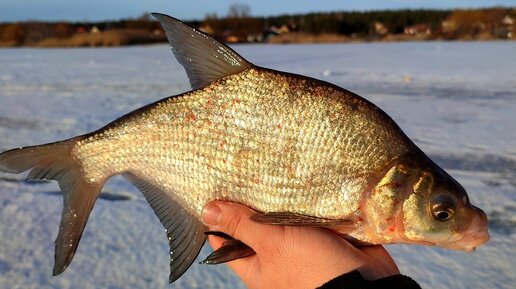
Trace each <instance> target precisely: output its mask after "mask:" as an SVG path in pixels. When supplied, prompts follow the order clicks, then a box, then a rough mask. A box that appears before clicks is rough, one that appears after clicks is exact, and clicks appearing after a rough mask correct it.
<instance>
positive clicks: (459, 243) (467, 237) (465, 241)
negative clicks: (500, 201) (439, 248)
mask: <svg viewBox="0 0 516 289" xmlns="http://www.w3.org/2000/svg"><path fill="white" fill-rule="evenodd" d="M473 208H474V210H476V212H477V213H476V214H475V216H474V217H473V220H472V221H471V223H470V224H469V226H468V227H467V228H466V229H465V231H464V232H463V233H462V236H463V237H462V238H460V239H459V240H456V241H454V242H450V243H448V244H445V245H444V246H443V247H445V248H448V249H452V250H462V251H466V252H473V251H475V249H476V248H477V247H478V246H480V245H482V244H484V243H486V242H487V241H489V238H490V237H489V231H488V226H487V215H486V214H485V213H484V212H483V211H482V210H480V209H479V208H477V207H473Z"/></svg>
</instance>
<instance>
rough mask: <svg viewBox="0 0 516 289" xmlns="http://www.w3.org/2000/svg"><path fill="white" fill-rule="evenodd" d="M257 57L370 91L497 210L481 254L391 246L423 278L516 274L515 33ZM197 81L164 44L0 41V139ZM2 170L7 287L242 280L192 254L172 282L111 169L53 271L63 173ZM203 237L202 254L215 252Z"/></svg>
mask: <svg viewBox="0 0 516 289" xmlns="http://www.w3.org/2000/svg"><path fill="white" fill-rule="evenodd" d="M235 49H236V50H237V51H238V52H239V53H241V54H242V55H243V56H245V57H246V58H247V59H249V60H250V61H251V62H253V63H255V64H257V65H261V66H266V67H271V68H275V69H279V70H284V71H290V72H294V73H300V74H305V75H309V76H313V77H316V78H319V79H323V80H326V81H329V82H332V83H335V84H337V85H340V86H342V87H345V88H347V89H349V90H352V91H354V92H356V93H358V94H360V95H362V96H364V97H365V98H367V99H369V100H371V101H372V102H374V103H375V104H377V105H378V106H379V107H381V108H382V109H383V110H385V111H386V112H387V113H388V114H389V115H391V116H392V117H393V118H394V119H395V120H396V121H397V122H398V124H399V125H400V126H401V127H402V128H403V130H404V131H405V132H406V133H407V135H408V136H409V137H411V138H412V139H413V140H414V141H415V142H416V143H417V144H418V145H419V146H420V147H421V148H422V149H423V150H424V151H425V152H427V153H428V154H429V155H430V156H431V157H432V158H433V159H434V160H435V161H436V162H437V163H439V164H441V165H442V166H443V167H444V168H445V169H447V171H449V172H450V173H451V174H452V175H453V176H454V177H456V178H457V179H458V180H459V182H461V183H462V184H463V185H464V187H465V188H466V190H467V191H468V192H469V195H470V198H471V200H472V202H473V203H474V204H475V205H477V206H479V207H480V208H482V209H484V210H485V211H486V213H487V214H488V216H489V220H490V234H491V240H490V241H489V243H488V244H486V245H484V246H481V247H480V248H478V249H477V250H476V251H475V252H474V253H471V254H468V253H463V252H455V251H450V250H446V249H440V248H435V247H423V246H409V245H390V246H387V249H388V250H389V251H390V252H391V254H392V255H393V257H394V258H395V260H396V261H397V263H398V265H399V267H400V269H401V271H402V272H403V273H405V274H407V275H409V276H411V277H413V278H414V279H416V280H417V281H418V282H419V283H420V284H421V285H422V286H423V288H514V287H513V286H514V284H516V274H514V268H516V250H514V244H515V243H516V231H515V228H516V214H515V213H516V194H515V192H516V181H515V180H516V127H515V124H516V78H515V75H516V69H515V66H514V63H516V54H515V53H514V52H515V51H516V42H464V43H461V42H453V43H448V42H427V43H415V42H413V43H374V44H335V45H282V46H275V45H241V46H236V47H235ZM187 90H189V84H188V80H187V78H186V75H185V73H184V70H183V69H182V67H181V66H180V65H179V64H178V63H177V62H176V61H175V59H174V57H173V56H172V53H171V52H170V50H169V48H168V47H167V46H165V45H158V46H148V47H130V48H108V49H0V151H3V150H6V149H9V148H13V147H20V146H26V145H34V144H41V143H46V142H52V141H56V140H60V139H64V138H68V137H72V136H75V135H78V134H83V133H86V132H89V131H92V130H95V129H97V128H100V127H101V126H103V125H104V124H106V123H108V122H109V121H111V120H113V119H115V118H117V117H119V116H121V115H123V114H125V113H127V112H129V111H131V110H133V109H136V108H138V107H140V106H142V105H145V104H147V103H150V102H153V101H156V100H158V99H160V98H163V97H166V96H169V95H174V94H178V93H181V92H184V91H187ZM22 179H23V176H17V175H10V174H0V288H28V289H30V288H38V289H43V288H109V289H118V288H243V285H242V284H241V282H240V281H239V280H238V279H237V278H236V277H235V276H234V275H233V273H231V272H230V271H229V270H228V269H227V268H226V267H225V266H203V265H199V264H196V263H194V264H193V266H192V267H191V268H190V269H189V270H188V271H187V273H186V274H185V275H184V276H183V277H182V278H180V279H179V281H178V282H177V283H174V284H172V285H169V284H168V271H169V268H168V262H169V260H168V248H167V246H168V244H167V240H166V237H165V233H164V230H163V228H162V226H161V224H160V223H159V221H158V220H157V218H156V217H155V216H154V213H153V212H152V210H151V209H150V207H149V206H148V204H147V203H146V202H145V200H144V198H143V197H142V195H141V194H140V193H139V192H137V191H136V190H135V189H134V188H132V187H131V185H129V184H128V183H126V182H125V181H124V180H123V179H121V178H116V177H115V178H113V179H112V180H110V181H109V182H108V183H107V185H106V186H105V188H104V190H103V191H104V192H105V193H104V194H103V196H102V198H101V199H99V201H97V203H96V205H95V208H94V210H93V212H92V215H91V217H90V219H89V222H88V225H87V227H86V230H85V232H84V235H83V238H82V240H81V244H80V246H79V249H78V251H77V254H76V256H75V259H74V261H73V262H72V264H71V266H70V267H69V268H68V269H67V270H66V272H64V273H63V274H62V275H60V276H58V277H52V276H51V271H52V266H53V254H54V251H53V239H54V238H55V237H56V235H57V230H58V223H59V218H60V215H61V206H62V198H61V196H60V193H59V189H58V187H57V184H56V183H54V182H37V183H35V182H30V183H27V182H21V181H20V180H22ZM208 252H209V248H207V247H205V248H204V249H203V251H202V252H201V255H200V257H205V256H206V255H207V254H208Z"/></svg>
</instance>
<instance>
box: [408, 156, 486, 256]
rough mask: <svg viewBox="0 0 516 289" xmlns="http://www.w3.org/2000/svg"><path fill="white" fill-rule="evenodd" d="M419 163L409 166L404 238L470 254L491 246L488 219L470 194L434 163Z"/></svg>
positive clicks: (410, 241) (429, 161)
mask: <svg viewBox="0 0 516 289" xmlns="http://www.w3.org/2000/svg"><path fill="white" fill-rule="evenodd" d="M416 163H417V162H416ZM416 163H414V162H412V163H411V164H408V165H407V167H408V170H409V171H410V172H411V173H410V175H411V178H410V179H411V180H412V181H411V182H408V186H409V187H411V188H410V189H409V190H407V191H408V194H406V196H405V198H404V200H403V204H402V205H400V208H399V210H398V211H399V212H398V213H399V214H400V217H399V218H398V220H399V221H400V222H401V224H400V228H402V230H403V232H402V233H401V232H400V233H401V234H399V235H400V237H401V238H402V239H404V241H405V242H407V243H417V244H427V245H437V246H441V247H445V248H448V249H454V250H463V251H468V252H470V251H473V250H475V248H476V247H478V246H479V245H481V244H483V243H485V242H487V241H488V240H489V233H488V226H487V216H486V214H485V213H484V212H483V211H482V210H481V209H479V208H477V207H475V206H473V205H472V204H471V202H470V200H469V197H468V195H467V193H466V190H465V189H464V188H463V187H462V186H461V185H460V184H459V183H458V182H457V181H456V180H455V179H453V177H451V176H450V175H449V174H447V173H446V172H445V171H444V170H443V169H441V168H440V167H438V166H437V165H436V164H435V163H433V162H432V161H431V160H429V159H427V160H425V161H421V162H419V163H417V164H416ZM421 163H424V165H421Z"/></svg>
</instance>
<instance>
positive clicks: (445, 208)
mask: <svg viewBox="0 0 516 289" xmlns="http://www.w3.org/2000/svg"><path fill="white" fill-rule="evenodd" d="M455 203H456V199H455V197H454V196H453V195H452V194H449V193H441V194H438V195H436V196H435V197H434V198H433V199H432V204H431V210H432V215H433V216H434V218H436V219H437V220H439V221H447V220H449V219H450V218H451V217H453V214H454V208H455Z"/></svg>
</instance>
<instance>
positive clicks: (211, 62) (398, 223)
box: [0, 14, 488, 282]
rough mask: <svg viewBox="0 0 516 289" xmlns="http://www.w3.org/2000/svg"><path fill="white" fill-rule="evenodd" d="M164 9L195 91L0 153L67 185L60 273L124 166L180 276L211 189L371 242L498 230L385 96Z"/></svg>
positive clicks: (9, 163)
mask: <svg viewBox="0 0 516 289" xmlns="http://www.w3.org/2000/svg"><path fill="white" fill-rule="evenodd" d="M155 17H156V18H157V19H158V20H159V21H160V22H161V24H162V26H163V27H164V29H165V31H166V32H167V36H168V39H169V41H170V43H171V46H172V49H173V51H174V54H175V56H176V58H177V59H178V61H179V62H180V63H181V64H183V66H184V67H185V69H186V71H187V74H188V76H189V78H190V82H191V84H192V88H193V90H192V91H189V92H186V93H184V94H181V95H177V96H172V97H169V98H166V99H163V100H160V101H158V102H156V103H153V104H150V105H147V106H145V107H143V108H140V109H138V110H136V111H134V112H131V113H129V114H128V115H125V116H123V117H121V118H119V119H117V120H115V121H114V122H112V123H110V124H108V125H107V126H105V127H104V128H101V129H99V130H98V131H95V132H92V133H90V134H87V135H83V136H78V137H75V138H72V139H69V140H65V141H61V142H57V143H52V144H47V145H41V146H34V147H27V148H21V149H15V150H11V151H7V152H4V153H2V154H0V170H3V171H7V172H12V173H20V172H23V171H25V170H31V172H30V173H29V176H28V178H34V179H42V178H45V179H55V180H57V181H58V182H59V185H60V187H61V189H62V191H63V193H64V207H63V215H62V220H61V225H60V230H59V235H58V237H57V240H56V264H55V267H54V274H59V273H61V272H63V271H64V270H65V269H66V267H67V266H68V264H69V263H70V262H71V260H72V258H73V255H74V254H75V250H76V248H77V245H78V242H79V240H80V236H81V234H82V231H83V229H84V226H85V224H86V221H87V218H88V215H89V213H90V211H91V209H92V207H93V204H94V202H95V199H96V198H97V196H98V194H99V193H100V190H101V188H102V186H103V184H104V183H105V182H106V180H107V179H108V178H110V177H111V176H114V175H119V174H122V175H123V176H124V177H126V178H127V179H128V180H129V181H130V182H131V183H133V184H134V185H135V186H136V187H137V188H138V189H139V190H140V191H142V192H143V194H144V196H145V197H146V199H147V201H148V202H149V203H150V205H151V207H152V208H153V209H154V211H155V213H156V215H157V216H158V217H159V219H160V221H161V223H162V224H163V225H164V227H165V228H166V229H167V236H168V238H169V243H170V248H171V276H170V281H171V282H172V281H174V280H176V279H177V278H179V277H180V276H181V274H183V273H184V271H186V269H188V267H189V266H190V264H191V263H192V262H193V260H194V259H195V257H196V256H197V255H198V253H199V250H200V248H201V247H202V244H203V243H204V241H205V235H204V234H203V233H204V232H205V231H206V229H207V228H206V227H205V226H204V225H203V224H202V223H201V222H200V214H201V210H202V208H203V206H204V205H205V204H206V203H208V202H209V201H211V200H228V201H233V202H238V203H241V204H245V205H247V206H250V207H252V208H253V209H255V210H256V211H257V212H258V214H257V216H256V218H255V220H256V221H259V222H264V223H270V224H282V225H303V226H304V225H310V226H321V227H328V228H330V229H333V230H335V231H337V232H339V233H342V234H343V235H345V236H346V238H348V239H350V240H354V241H356V242H361V243H367V244H386V243H416V244H428V245H441V246H444V247H448V248H452V249H462V250H472V249H474V248H475V247H476V246H478V245H480V244H481V243H483V242H485V241H487V239H488V235H487V228H486V222H487V219H486V217H485V214H484V213H483V212H482V211H481V210H480V209H478V208H476V207H474V206H472V205H471V204H470V202H469V199H468V197H467V194H466V192H465V191H464V189H463V188H462V187H461V186H460V184H458V183H457V182H456V181H455V180H454V179H453V178H452V177H451V176H449V175H448V174H447V173H446V172H444V171H443V170H442V169H441V168H439V167H438V166H437V165H436V164H435V163H433V162H432V161H431V160H430V159H429V158H428V157H427V156H426V155H425V154H424V153H423V152H422V151H421V150H420V149H419V148H417V147H416V146H415V145H414V143H413V142H412V141H411V140H410V139H409V138H408V137H407V136H406V135H405V134H404V133H403V132H402V131H401V129H400V128H399V127H398V126H397V125H396V124H395V122H394V121H393V120H392V119H391V118H390V117H389V116H388V115H387V114H385V113H384V112H383V111H382V110H380V109H379V108H378V107H376V106H375V105H373V104H372V103H370V102H368V101H367V100H365V99H363V98H361V97H360V96H358V95H356V94H354V93H352V92H349V91H347V90H345V89H342V88H340V87H337V86H335V85H332V84H329V83H326V82H323V81H320V80H316V79H312V78H308V77H304V76H299V75H294V74H289V73H284V72H279V71H274V70H270V69H266V68H261V67H257V66H254V65H252V64H250V63H248V62H247V61H246V60H245V59H243V58H241V57H240V56H239V55H238V54H236V53H235V52H234V51H232V50H231V49H230V48H229V47H227V46H225V45H223V44H220V43H218V42H216V41H215V40H213V39H212V38H210V37H209V36H206V35H204V34H202V33H201V32H199V31H197V30H195V29H193V28H190V27H188V26H186V25H184V24H182V23H181V22H180V21H178V20H175V19H173V18H171V17H168V16H166V15H162V14H155ZM205 50H206V51H205ZM240 249H242V248H240ZM247 252H248V251H247ZM237 255H238V254H237ZM241 257H244V255H243V254H242V255H241Z"/></svg>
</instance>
